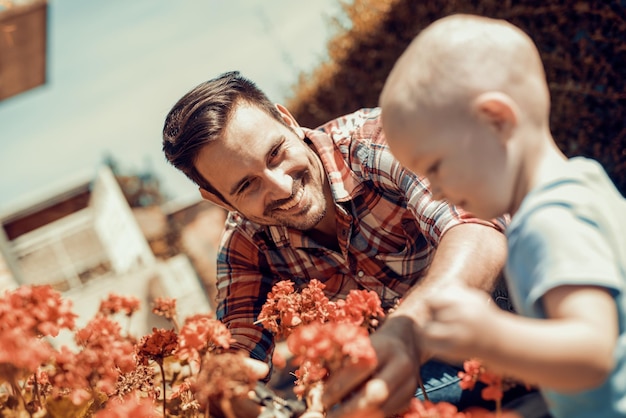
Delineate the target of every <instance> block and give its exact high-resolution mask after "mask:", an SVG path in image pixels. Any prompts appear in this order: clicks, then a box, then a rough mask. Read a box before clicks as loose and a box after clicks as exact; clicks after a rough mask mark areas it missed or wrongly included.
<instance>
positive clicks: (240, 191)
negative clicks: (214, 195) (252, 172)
mask: <svg viewBox="0 0 626 418" xmlns="http://www.w3.org/2000/svg"><path fill="white" fill-rule="evenodd" d="M249 187H250V182H249V181H246V182H245V183H244V184H242V185H241V187H239V190H238V191H237V194H242V193H243V192H245V191H246V190H247V189H248V188H249Z"/></svg>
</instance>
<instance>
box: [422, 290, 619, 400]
mask: <svg viewBox="0 0 626 418" xmlns="http://www.w3.org/2000/svg"><path fill="white" fill-rule="evenodd" d="M484 296H485V295H484V294H483V293H481V292H477V291H474V290H472V289H466V288H464V289H455V290H454V291H450V292H445V293H442V294H440V295H433V297H432V298H430V299H429V303H430V307H431V312H432V315H433V318H432V320H431V321H430V322H429V323H428V324H427V326H426V327H424V328H423V333H422V337H423V339H422V341H423V342H424V345H425V347H427V348H428V349H429V350H433V351H434V352H436V353H437V355H438V356H441V357H443V358H446V359H454V360H464V359H467V358H469V357H478V358H480V359H481V360H482V361H483V363H484V364H485V366H486V367H488V368H489V369H491V370H492V371H494V372H497V373H501V374H503V375H507V376H512V377H516V378H518V379H520V380H522V381H524V382H526V383H529V384H538V385H541V386H543V387H547V388H551V389H554V390H559V391H564V392H569V391H579V390H585V389H591V388H593V387H597V386H599V385H600V384H601V383H602V382H603V381H604V380H605V379H606V378H607V376H608V375H609V373H610V372H611V370H612V368H613V349H614V347H615V344H616V341H617V336H618V324H617V323H618V320H617V309H616V306H615V301H614V299H613V297H612V295H611V294H610V292H609V291H608V290H607V289H604V288H601V287H593V286H560V287H557V288H554V289H552V290H550V291H548V292H547V293H546V295H545V296H544V297H543V299H542V300H543V304H544V307H545V309H546V313H547V315H548V317H549V318H550V319H547V320H546V319H532V318H526V317H521V316H516V315H512V314H509V313H507V312H503V311H501V310H498V309H497V308H495V307H494V306H493V305H488V304H486V303H485V297H484Z"/></svg>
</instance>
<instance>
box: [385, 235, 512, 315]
mask: <svg viewBox="0 0 626 418" xmlns="http://www.w3.org/2000/svg"><path fill="white" fill-rule="evenodd" d="M506 254H507V249H506V237H505V235H504V234H503V233H501V232H499V231H498V230H496V229H495V228H491V227H488V226H485V225H483V224H475V223H462V224H458V225H455V226H453V227H451V228H450V229H449V230H447V231H446V232H445V233H444V235H443V236H442V237H441V241H440V242H439V245H438V247H437V251H436V252H435V255H434V257H433V260H432V262H431V264H430V267H429V269H428V272H427V273H426V275H425V276H424V277H423V278H422V279H421V280H420V281H419V282H418V283H417V284H416V285H415V286H414V287H413V288H412V289H411V291H410V292H409V293H408V294H407V295H406V296H405V297H404V299H403V302H402V304H401V305H400V306H399V307H398V309H396V311H395V312H393V313H392V314H391V315H390V317H394V316H406V317H408V318H409V319H411V320H412V321H413V322H415V323H416V324H420V325H421V324H423V322H424V321H425V320H427V319H428V313H427V312H424V308H425V307H424V303H423V301H424V298H425V297H427V295H428V294H429V293H430V292H437V291H438V289H439V288H441V287H444V286H447V285H450V284H459V283H460V284H464V285H466V286H469V287H473V288H477V289H481V290H484V291H486V292H491V291H492V290H493V289H494V288H495V286H496V282H497V280H498V278H499V277H500V274H501V272H502V268H503V267H504V263H505V262H506Z"/></svg>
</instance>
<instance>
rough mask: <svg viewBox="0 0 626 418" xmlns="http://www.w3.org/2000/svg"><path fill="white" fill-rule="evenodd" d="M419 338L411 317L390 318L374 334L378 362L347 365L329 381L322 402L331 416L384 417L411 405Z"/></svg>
mask: <svg viewBox="0 0 626 418" xmlns="http://www.w3.org/2000/svg"><path fill="white" fill-rule="evenodd" d="M416 338H417V335H416V329H415V325H414V322H413V321H412V320H411V319H409V318H407V317H405V316H395V317H390V318H388V319H387V320H386V321H385V322H384V324H383V325H382V326H381V327H380V329H378V330H377V331H376V332H375V333H374V334H372V336H371V342H372V346H373V347H374V350H375V351H376V357H377V364H376V365H374V366H371V367H364V366H362V365H361V366H347V367H345V368H344V369H342V370H340V371H339V372H337V373H334V374H333V375H332V376H330V378H329V379H328V381H327V382H326V383H325V386H324V396H323V398H322V402H323V404H324V406H325V408H326V410H327V411H328V417H329V418H333V417H346V416H350V417H357V416H358V417H380V416H388V415H392V414H393V413H398V412H402V410H404V409H405V408H407V407H408V406H409V402H410V400H411V399H412V398H413V397H414V395H415V392H416V389H417V387H418V376H419V365H420V361H419V357H420V356H419V352H420V351H419V348H418V346H417V344H416V341H417V339H416ZM340 402H341V404H339V405H337V406H335V405H336V404H338V403H340Z"/></svg>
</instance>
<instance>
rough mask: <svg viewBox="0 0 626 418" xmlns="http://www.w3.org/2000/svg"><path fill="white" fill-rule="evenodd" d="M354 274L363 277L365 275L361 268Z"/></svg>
mask: <svg viewBox="0 0 626 418" xmlns="http://www.w3.org/2000/svg"><path fill="white" fill-rule="evenodd" d="M356 275H357V276H359V277H363V276H365V272H363V270H359V272H358V273H357V274H356Z"/></svg>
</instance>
